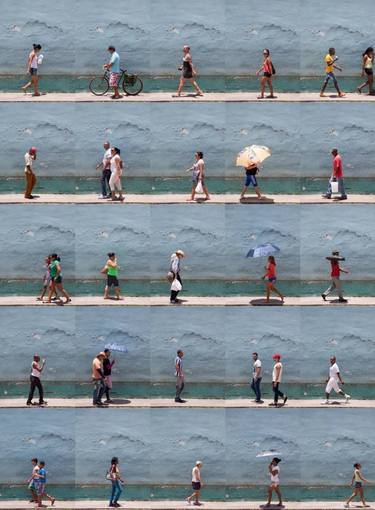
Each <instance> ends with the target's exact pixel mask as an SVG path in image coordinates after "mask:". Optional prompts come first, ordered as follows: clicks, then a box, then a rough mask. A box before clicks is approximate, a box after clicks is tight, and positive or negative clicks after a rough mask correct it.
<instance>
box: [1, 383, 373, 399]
mask: <svg viewBox="0 0 375 510" xmlns="http://www.w3.org/2000/svg"><path fill="white" fill-rule="evenodd" d="M324 388H325V384H313V383H306V384H299V383H285V384H284V383H283V391H285V393H286V394H287V395H288V396H289V398H292V399H313V398H323V396H324ZM44 390H45V396H46V399H47V400H48V398H85V397H87V398H88V399H89V398H91V394H92V385H91V383H89V382H87V383H78V382H56V381H51V382H50V381H44ZM345 391H346V392H347V393H349V394H350V395H351V396H352V398H354V399H361V400H374V399H375V384H345ZM28 392H29V383H28V382H26V381H20V382H0V399H1V398H20V397H25V399H26V397H27V395H28ZM174 392H175V386H174V384H173V383H171V384H170V383H147V382H139V383H134V382H129V383H128V382H116V380H115V379H114V385H113V391H112V398H114V399H116V398H121V399H124V398H130V399H132V398H168V397H170V398H174ZM262 394H263V397H264V398H272V397H273V393H272V391H271V386H270V384H269V383H267V382H264V383H263V384H262ZM184 398H187V399H189V398H217V399H232V398H249V400H252V399H253V398H254V394H253V392H252V390H251V389H250V385H249V384H235V383H233V384H228V383H227V384H222V383H190V382H188V381H187V383H186V387H185V390H184Z"/></svg>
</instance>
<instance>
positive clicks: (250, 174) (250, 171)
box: [240, 161, 263, 201]
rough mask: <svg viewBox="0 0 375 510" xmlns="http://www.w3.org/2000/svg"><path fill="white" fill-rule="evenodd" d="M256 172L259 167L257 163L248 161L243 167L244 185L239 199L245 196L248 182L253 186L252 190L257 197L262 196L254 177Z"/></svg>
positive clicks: (260, 197)
mask: <svg viewBox="0 0 375 510" xmlns="http://www.w3.org/2000/svg"><path fill="white" fill-rule="evenodd" d="M258 173H259V168H258V165H257V163H255V162H253V161H250V162H249V164H248V165H247V166H246V167H245V182H244V186H243V188H242V192H241V195H240V201H241V200H242V199H244V198H245V194H246V192H247V190H248V187H249V186H250V184H251V185H252V186H253V188H254V191H255V193H256V195H257V197H258V198H259V200H261V199H262V198H263V197H262V193H261V191H260V189H259V186H258V181H257V178H256V175H257V174H258Z"/></svg>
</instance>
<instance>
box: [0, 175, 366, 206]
mask: <svg viewBox="0 0 375 510" xmlns="http://www.w3.org/2000/svg"><path fill="white" fill-rule="evenodd" d="M125 184H126V179H125ZM187 197H188V193H185V194H183V193H170V194H169V193H168V194H164V195H156V194H154V195H143V194H125V200H124V202H119V201H116V202H112V201H111V200H103V199H102V198H99V195H98V194H95V193H90V194H89V193H87V194H75V195H73V194H52V193H50V194H48V193H46V194H43V195H37V198H35V199H33V200H28V199H26V198H24V196H23V194H21V193H19V194H17V193H7V194H5V193H4V194H0V204H30V205H35V204H101V205H119V204H195V203H205V204H208V205H209V204H239V203H241V204H257V205H258V204H325V205H326V204H375V194H374V195H348V199H347V200H338V199H335V198H333V199H331V200H327V199H326V198H322V196H321V195H320V194H318V195H267V196H265V197H264V198H263V199H260V200H259V199H258V198H256V197H255V196H248V197H246V198H245V199H243V200H241V201H240V200H239V193H238V194H236V195H234V194H211V200H205V199H204V198H198V200H197V201H196V202H192V201H190V200H188V199H187Z"/></svg>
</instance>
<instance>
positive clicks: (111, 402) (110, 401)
mask: <svg viewBox="0 0 375 510" xmlns="http://www.w3.org/2000/svg"><path fill="white" fill-rule="evenodd" d="M104 403H105V404H113V400H111V399H110V398H107V400H104Z"/></svg>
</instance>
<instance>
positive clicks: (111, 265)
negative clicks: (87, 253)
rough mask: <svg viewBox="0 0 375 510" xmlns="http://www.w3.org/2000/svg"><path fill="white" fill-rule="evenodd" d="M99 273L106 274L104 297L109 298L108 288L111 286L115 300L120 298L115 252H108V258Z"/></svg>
mask: <svg viewBox="0 0 375 510" xmlns="http://www.w3.org/2000/svg"><path fill="white" fill-rule="evenodd" d="M101 273H103V274H106V275H107V285H106V286H105V288H104V299H109V290H110V288H111V287H112V286H113V287H114V289H115V296H116V299H117V300H120V299H122V298H121V296H120V284H119V281H118V264H117V257H116V254H115V253H113V252H110V253H108V260H107V262H106V263H105V266H104V267H103V269H102V270H101Z"/></svg>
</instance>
